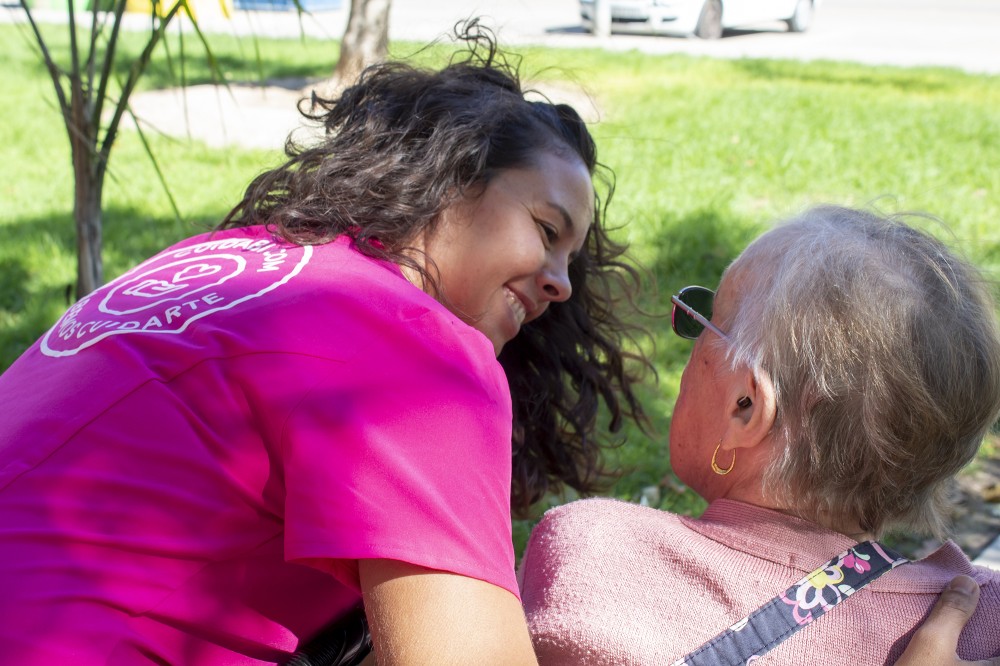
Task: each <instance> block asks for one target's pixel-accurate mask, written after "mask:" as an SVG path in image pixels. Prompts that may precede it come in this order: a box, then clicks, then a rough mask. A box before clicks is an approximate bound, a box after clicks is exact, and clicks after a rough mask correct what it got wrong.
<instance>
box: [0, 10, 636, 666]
mask: <svg viewBox="0 0 1000 666" xmlns="http://www.w3.org/2000/svg"><path fill="white" fill-rule="evenodd" d="M463 36H464V38H465V39H466V40H467V41H468V42H469V49H468V50H467V53H466V57H465V58H464V59H458V60H456V61H454V62H453V63H452V64H450V65H449V66H447V67H445V68H443V69H442V70H440V71H426V70H422V69H417V68H414V67H411V66H408V65H403V64H386V65H382V66H379V67H376V68H373V69H371V70H369V71H367V72H365V74H364V75H363V77H362V79H361V80H360V81H359V82H358V83H357V85H355V86H353V87H352V88H350V89H348V90H347V91H346V92H344V93H343V95H342V96H341V97H340V98H338V99H336V100H318V106H316V107H314V110H313V112H312V115H313V117H314V118H316V119H318V120H321V121H322V122H324V123H325V125H326V129H327V132H328V134H327V138H326V140H325V141H323V142H322V143H320V144H318V145H315V146H310V147H303V148H295V147H293V148H290V153H289V159H288V161H287V163H285V164H284V165H283V166H281V167H279V168H277V169H274V170H272V171H269V172H267V173H264V174H263V175H261V176H260V177H258V178H257V179H256V180H254V181H253V182H252V183H251V185H250V186H249V188H248V190H247V193H246V196H245V197H244V199H243V201H242V202H240V204H239V205H238V206H236V208H235V209H234V210H233V211H232V212H231V213H230V215H229V216H228V217H227V218H226V220H225V221H224V223H223V224H222V225H221V227H220V229H219V230H218V231H217V232H215V233H213V234H208V235H204V236H199V237H195V238H192V239H189V240H186V241H183V242H181V243H179V244H177V245H175V246H173V247H171V248H168V249H166V250H164V251H163V252H161V253H160V254H158V255H157V256H155V257H153V258H152V259H149V260H148V261H146V262H144V263H143V264H141V265H139V266H138V267H136V268H135V269H133V270H132V271H130V272H128V273H127V274H125V275H123V276H122V277H120V278H119V279H117V280H115V281H113V282H112V283H110V284H108V285H107V286H106V287H104V288H103V289H100V290H98V291H97V292H95V293H93V294H91V295H89V296H88V297H86V298H84V299H82V300H81V301H80V302H79V303H77V304H76V305H74V306H73V307H72V308H70V310H69V311H68V312H67V313H66V314H65V316H63V317H62V318H61V319H60V320H59V321H58V322H57V323H56V325H55V326H54V327H53V328H52V329H51V330H50V331H49V332H48V333H47V334H46V335H45V336H44V337H43V338H42V339H41V340H39V341H38V343H37V344H36V345H34V346H33V347H32V348H31V349H30V350H28V351H27V352H26V353H25V354H24V356H23V357H22V358H20V359H19V360H18V361H17V362H16V363H15V364H14V365H13V366H12V367H11V368H10V369H9V370H8V371H7V372H6V373H5V374H4V375H3V376H2V378H0V399H2V400H3V402H4V404H6V405H7V406H8V409H7V410H5V414H4V415H3V416H2V417H0V525H2V526H3V527H2V529H0V558H2V566H0V589H3V594H2V595H0V617H3V618H4V622H2V623H0V652H2V653H3V654H4V657H5V660H9V661H11V662H12V663H13V662H19V663H40V662H41V661H43V660H53V661H59V662H63V663H74V664H86V663H145V662H153V663H173V664H199V663H206V664H208V663H211V664H223V663H241V664H245V663H257V662H274V661H280V660H282V659H285V658H287V657H288V655H289V654H291V653H292V652H294V651H295V649H296V648H297V647H298V646H299V645H300V643H302V642H305V641H308V639H310V638H311V637H312V636H314V635H315V634H316V633H317V632H318V631H319V630H320V629H321V628H322V627H323V626H324V625H326V624H327V623H329V622H330V621H331V620H335V619H336V618H338V617H340V616H342V615H343V614H344V613H346V612H347V611H348V610H349V609H351V608H353V607H355V606H356V605H357V604H359V602H360V601H361V600H362V599H363V600H364V605H365V609H366V612H367V614H368V618H369V620H370V623H371V627H372V631H373V633H374V635H375V642H376V648H377V651H378V652H379V654H380V658H382V659H384V660H385V661H386V663H395V661H400V662H406V661H407V660H416V661H420V660H421V659H427V658H430V659H432V660H434V661H435V662H437V663H447V662H448V656H449V654H453V655H459V656H458V657H457V660H458V661H462V660H463V659H466V658H467V655H468V654H469V653H470V651H471V652H475V653H477V654H482V655H489V659H490V660H493V661H495V662H496V663H505V664H516V663H521V662H525V663H532V662H533V661H534V657H533V654H532V651H531V644H530V641H529V639H528V634H527V630H526V628H525V624H524V618H523V614H522V611H521V606H520V603H519V596H518V589H517V584H516V581H515V578H514V554H513V548H512V544H511V523H510V511H511V499H512V498H513V501H514V504H515V507H519V506H522V507H523V506H526V505H528V504H530V503H531V502H533V501H534V500H536V499H537V498H538V497H539V496H540V495H541V494H542V493H544V492H545V491H546V489H547V488H549V487H550V486H558V485H559V484H562V483H568V484H570V485H572V486H574V487H576V488H579V489H581V490H586V489H587V488H588V487H589V486H590V485H591V484H592V483H593V482H594V477H595V474H596V472H597V469H598V457H599V456H598V445H597V442H596V438H595V436H594V421H595V414H596V411H597V409H598V405H599V403H600V402H602V401H603V402H604V404H605V405H606V407H607V409H608V410H609V412H610V414H611V415H612V417H613V422H614V423H615V424H616V425H617V424H618V423H620V422H621V419H622V418H623V417H625V416H632V417H636V416H638V415H639V414H640V413H641V412H640V409H639V406H638V404H637V402H636V399H635V396H634V394H633V392H632V382H633V379H632V377H631V375H630V374H629V372H628V371H627V369H626V365H625V364H626V355H625V354H624V353H623V352H622V351H621V345H620V343H621V342H622V336H623V335H627V332H628V329H627V328H626V327H625V326H624V325H623V324H622V323H621V322H620V320H619V319H618V318H617V316H616V314H615V312H616V309H615V308H614V307H612V306H613V305H614V304H615V298H616V296H615V294H616V293H619V294H620V293H623V292H620V291H618V288H619V287H625V286H627V283H628V282H629V281H630V280H631V273H630V269H628V268H627V267H626V266H625V265H624V264H622V263H621V262H620V261H619V256H620V254H621V248H620V247H619V246H617V245H616V244H614V243H613V242H612V241H611V240H610V239H609V238H608V236H607V234H606V232H605V229H604V226H603V224H602V219H601V214H600V213H601V201H600V200H599V198H598V197H597V196H596V194H595V189H594V186H593V185H592V180H591V179H592V176H593V175H594V173H595V171H596V170H597V168H598V163H597V159H596V153H595V148H594V142H593V140H592V139H591V137H590V135H589V133H588V131H587V129H586V127H585V126H584V123H583V122H582V121H581V119H580V117H579V116H578V115H577V114H576V112H575V111H574V110H573V109H571V108H570V107H568V106H565V105H558V104H551V103H548V102H546V101H544V100H540V101H528V100H527V99H525V95H524V93H523V91H522V90H521V87H520V84H519V81H518V78H517V74H516V71H515V70H514V69H513V68H511V67H508V66H507V65H506V64H505V63H504V62H503V61H502V60H501V59H500V57H499V56H498V54H497V52H496V50H495V46H494V44H493V43H492V41H491V40H490V39H489V38H488V36H486V35H483V34H480V33H478V32H477V31H476V28H475V26H472V27H471V28H470V30H469V31H467V32H466V33H464V35H463ZM609 189H610V188H609ZM609 194H610V191H609ZM498 357H499V363H498V362H497V361H498ZM508 384H509V388H508ZM512 447H513V450H512ZM512 453H513V464H512ZM428 655H432V656H431V657H428Z"/></svg>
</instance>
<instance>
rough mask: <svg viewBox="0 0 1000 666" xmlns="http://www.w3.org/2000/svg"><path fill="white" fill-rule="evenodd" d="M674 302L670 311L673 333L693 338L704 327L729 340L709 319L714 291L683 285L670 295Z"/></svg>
mask: <svg viewBox="0 0 1000 666" xmlns="http://www.w3.org/2000/svg"><path fill="white" fill-rule="evenodd" d="M670 300H671V302H672V303H673V304H674V307H673V311H672V312H671V313H670V325H671V326H672V327H673V329H674V333H676V334H677V335H679V336H680V337H682V338H687V339H688V340H694V339H696V338H697V337H698V336H699V335H701V332H702V331H704V330H705V329H706V328H707V329H708V330H710V331H712V332H713V333H715V334H716V335H718V336H719V337H720V338H722V339H723V340H725V341H726V342H729V336H728V335H726V334H725V333H723V332H722V331H721V330H720V329H719V327H718V326H716V325H715V324H713V323H712V322H710V321H709V319H711V318H712V304H713V303H714V301H715V292H714V291H712V290H711V289H706V288H705V287H698V286H692V287H684V288H683V289H681V290H680V291H679V292H677V295H675V296H671V297H670Z"/></svg>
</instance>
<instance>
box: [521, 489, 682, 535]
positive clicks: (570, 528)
mask: <svg viewBox="0 0 1000 666" xmlns="http://www.w3.org/2000/svg"><path fill="white" fill-rule="evenodd" d="M672 525H680V521H679V516H677V514H673V513H669V512H667V511H660V510H659V509H653V508H651V507H648V506H641V505H639V504H634V503H632V502H626V501H624V500H619V499H614V498H609V497H592V498H587V499H581V500H575V501H573V502H568V503H566V504H563V505H560V506H557V507H554V508H552V509H549V510H548V511H546V512H545V515H543V516H542V520H541V521H540V522H539V523H538V525H537V526H536V527H535V530H534V532H533V534H532V537H533V538H535V536H536V535H537V536H538V537H539V538H545V537H555V538H560V539H563V538H565V539H574V538H576V535H580V534H586V535H588V538H589V539H591V540H594V539H595V538H599V537H601V536H606V537H607V538H620V537H621V536H622V535H623V534H628V533H638V534H643V533H647V534H648V533H651V532H650V531H651V530H652V531H653V533H662V532H663V530H665V529H669V528H670V527H671V526H672Z"/></svg>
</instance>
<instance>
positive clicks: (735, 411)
mask: <svg viewBox="0 0 1000 666" xmlns="http://www.w3.org/2000/svg"><path fill="white" fill-rule="evenodd" d="M734 380H735V381H733V383H732V384H731V388H730V399H729V402H728V404H729V405H730V408H729V412H728V418H729V423H728V426H727V428H726V434H725V436H724V437H723V438H722V448H723V449H726V450H734V449H750V448H754V447H756V446H757V445H758V444H760V443H761V442H763V441H764V440H766V439H767V438H768V435H770V434H771V429H772V428H773V427H774V421H775V418H776V417H777V413H778V408H777V399H776V396H775V393H774V384H772V383H771V378H770V377H768V375H767V373H765V372H757V373H755V372H753V371H752V370H751V369H750V368H745V369H744V370H742V371H741V372H738V373H736V377H734Z"/></svg>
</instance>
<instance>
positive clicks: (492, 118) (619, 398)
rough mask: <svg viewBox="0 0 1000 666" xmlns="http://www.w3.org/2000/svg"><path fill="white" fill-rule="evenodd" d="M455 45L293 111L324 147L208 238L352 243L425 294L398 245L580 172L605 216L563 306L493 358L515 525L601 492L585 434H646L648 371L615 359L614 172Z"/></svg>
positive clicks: (554, 112) (277, 177)
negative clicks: (526, 181) (509, 448)
mask: <svg viewBox="0 0 1000 666" xmlns="http://www.w3.org/2000/svg"><path fill="white" fill-rule="evenodd" d="M456 34H457V37H458V39H459V40H461V41H463V42H465V45H466V48H465V49H464V50H463V51H461V52H460V53H459V54H457V55H456V56H455V57H453V59H452V61H451V62H450V63H449V64H448V65H447V66H445V67H444V68H442V69H440V70H436V71H432V70H425V69H420V68H417V67H414V66H412V65H409V64H405V63H401V62H388V63H382V64H378V65H374V66H372V67H369V68H368V69H366V70H365V71H364V72H363V73H362V75H361V77H360V78H359V79H358V81H357V83H356V84H354V85H353V86H351V87H349V88H347V89H345V90H344V91H343V92H342V93H341V94H340V96H339V97H338V98H336V99H320V98H317V97H316V96H313V98H312V99H311V100H304V101H303V103H302V104H301V105H300V110H301V112H302V113H303V115H305V116H306V117H308V118H310V119H311V120H313V121H319V122H322V123H323V126H324V127H325V130H326V138H325V139H324V140H323V141H322V142H321V143H319V144H318V145H313V146H300V145H297V144H295V143H294V142H293V141H292V140H291V139H289V141H288V142H287V143H286V146H285V151H286V153H287V155H288V161H286V162H285V164H283V165H282V166H280V167H278V168H275V169H273V170H270V171H267V172H265V173H263V174H261V175H260V176H258V177H257V178H256V179H254V181H253V182H252V183H251V184H250V185H249V187H248V188H247V191H246V194H245V195H244V197H243V200H242V201H241V202H240V203H239V204H238V205H237V206H236V207H235V208H234V209H233V210H232V211H231V212H230V213H229V215H228V216H227V217H226V219H225V220H224V221H223V222H222V224H221V225H220V228H231V227H241V226H249V225H255V224H265V225H267V226H269V227H270V228H272V229H273V230H274V232H275V233H277V234H278V235H280V236H282V237H283V238H285V239H287V240H289V241H291V242H295V243H299V244H320V243H325V242H328V241H330V240H332V239H333V238H335V237H337V236H339V235H342V234H349V235H351V236H352V237H353V238H354V239H355V241H356V244H357V247H358V249H359V250H360V251H361V252H363V253H364V254H366V255H368V256H371V257H375V258H378V259H383V260H389V261H393V262H395V263H397V264H402V265H406V266H408V267H410V268H412V269H413V270H416V271H419V272H420V273H422V274H423V275H424V278H425V279H426V280H431V278H430V276H429V275H427V273H426V271H424V270H423V269H422V267H421V266H420V265H418V263H417V262H415V261H414V260H413V258H412V257H411V256H408V252H409V251H410V250H411V248H409V245H410V243H411V242H412V241H413V240H414V239H415V238H416V237H417V236H418V235H419V234H420V233H421V232H422V231H424V230H425V229H428V228H430V227H432V226H433V225H434V224H435V223H436V222H437V220H438V218H439V216H440V215H441V213H442V211H444V210H445V209H446V208H447V207H448V206H449V205H451V204H452V203H454V202H456V201H457V200H458V199H460V198H462V197H463V196H477V195H478V194H481V192H482V190H483V188H485V186H486V185H487V184H488V183H489V182H490V180H491V179H492V178H493V177H495V176H496V175H497V174H498V173H500V172H502V171H504V170H505V169H515V168H524V167H529V166H532V165H533V164H534V163H535V161H536V160H537V158H538V157H539V155H542V154H545V153H553V154H556V155H558V156H560V157H567V158H573V156H576V157H577V158H579V159H580V160H582V161H583V163H584V164H585V165H586V166H587V169H588V171H589V172H590V173H591V175H592V176H599V178H600V180H601V182H602V184H603V185H604V190H605V191H606V195H605V198H604V206H603V207H602V205H601V201H600V196H599V195H598V194H595V199H596V201H595V204H596V205H595V220H594V224H593V226H592V227H591V229H590V232H589V234H588V237H587V240H586V245H585V248H584V250H583V251H582V252H581V253H580V255H579V257H578V258H577V259H576V260H574V261H573V262H572V263H571V264H570V268H569V277H570V281H571V285H572V296H571V297H570V299H569V300H568V301H566V302H563V303H558V302H554V303H551V304H550V306H549V308H548V310H547V312H546V313H545V314H544V315H543V316H542V317H540V318H539V319H537V320H535V321H532V322H530V323H528V324H526V325H525V326H524V327H522V329H521V332H520V333H519V334H518V336H517V337H516V338H515V339H514V340H512V341H511V342H508V343H507V344H506V345H505V347H504V349H503V352H502V353H501V354H500V357H499V361H500V363H501V364H502V365H503V368H504V370H505V372H506V374H507V378H508V381H509V383H510V389H511V395H512V398H513V404H514V429H513V433H514V436H513V451H514V458H513V487H512V497H511V503H512V506H513V508H514V509H515V511H517V512H523V511H526V510H527V509H528V507H530V505H531V504H532V503H534V502H536V501H537V500H539V499H540V498H541V497H542V496H543V495H544V494H545V493H546V492H547V491H549V490H553V491H558V490H559V489H560V488H561V487H562V485H563V484H567V485H569V486H571V487H572V488H574V489H576V490H578V491H580V492H583V493H587V492H592V491H594V490H596V489H597V487H598V486H599V485H600V483H601V482H602V481H603V480H605V478H606V476H605V473H604V470H603V461H602V450H601V447H600V445H599V443H598V442H597V441H596V440H595V436H594V435H595V432H596V429H597V428H596V424H597V420H598V412H599V410H600V404H601V402H602V401H603V403H604V405H605V406H606V408H607V419H608V424H609V430H610V431H611V432H617V431H618V430H619V429H620V427H621V425H622V422H623V418H631V419H633V420H635V421H636V422H638V423H639V424H640V426H644V425H645V422H646V421H645V415H644V413H643V411H642V407H641V405H640V403H639V401H638V399H637V397H636V395H635V393H634V386H635V384H636V382H637V381H638V376H639V373H641V372H643V371H644V370H645V369H646V368H648V367H649V364H648V362H647V360H646V358H645V357H644V356H643V355H642V354H641V353H640V352H638V351H626V349H634V350H638V349H639V346H638V345H637V344H635V339H634V338H635V334H636V333H639V332H640V330H641V329H639V328H636V327H634V326H633V325H631V324H629V323H626V322H625V321H624V320H623V319H622V318H621V316H620V314H619V309H620V304H621V303H626V304H631V303H632V294H633V293H634V291H635V290H636V289H637V288H638V285H639V282H640V280H639V275H638V273H637V271H636V270H635V269H634V268H633V267H632V266H631V265H630V264H629V263H628V262H627V261H625V260H624V257H623V254H624V250H625V248H624V247H623V246H622V245H619V244H617V243H615V242H614V241H613V240H612V239H611V238H610V237H609V236H608V233H607V229H606V228H605V226H604V224H603V214H604V208H605V207H606V205H607V202H608V200H610V198H611V194H612V192H613V191H614V179H613V174H611V172H610V170H608V169H607V168H605V167H604V166H603V165H601V164H600V163H599V162H598V161H597V152H596V146H595V144H594V140H593V138H592V137H591V135H590V133H589V131H588V130H587V128H586V125H585V124H584V122H583V120H582V119H581V118H580V116H579V114H577V112H576V111H575V110H574V109H573V108H572V107H570V106H568V105H565V104H552V103H550V102H548V101H544V100H542V101H529V100H526V99H525V92H526V91H524V90H522V88H521V82H520V78H519V74H518V68H517V65H516V64H511V63H510V62H509V61H508V60H507V58H505V57H504V56H503V54H501V53H500V51H499V50H498V48H497V45H496V41H495V39H494V38H493V35H492V33H490V32H489V31H488V30H486V29H484V28H482V27H481V26H480V25H479V24H478V22H477V21H471V22H468V23H466V24H464V25H461V26H459V27H457V28H456ZM633 361H634V362H633Z"/></svg>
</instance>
